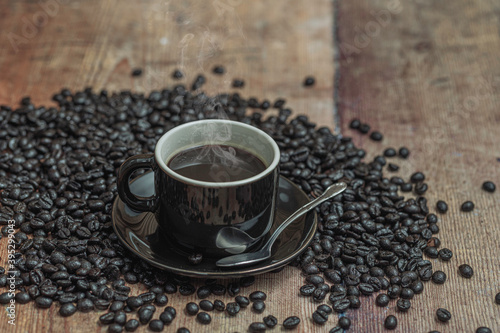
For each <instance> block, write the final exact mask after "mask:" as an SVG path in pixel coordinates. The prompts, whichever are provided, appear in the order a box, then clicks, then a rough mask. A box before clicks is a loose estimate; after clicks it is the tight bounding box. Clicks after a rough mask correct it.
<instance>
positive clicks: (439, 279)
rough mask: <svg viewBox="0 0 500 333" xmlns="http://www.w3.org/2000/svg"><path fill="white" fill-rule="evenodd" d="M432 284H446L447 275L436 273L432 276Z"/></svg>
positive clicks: (441, 272)
mask: <svg viewBox="0 0 500 333" xmlns="http://www.w3.org/2000/svg"><path fill="white" fill-rule="evenodd" d="M432 282H434V283H435V284H443V283H445V282H446V274H445V272H443V271H435V272H434V273H433V274H432Z"/></svg>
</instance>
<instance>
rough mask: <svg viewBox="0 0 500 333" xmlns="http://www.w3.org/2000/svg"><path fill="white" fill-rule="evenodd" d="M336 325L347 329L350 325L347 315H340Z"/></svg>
mask: <svg viewBox="0 0 500 333" xmlns="http://www.w3.org/2000/svg"><path fill="white" fill-rule="evenodd" d="M337 325H338V326H339V327H341V328H343V329H345V330H348V329H349V327H351V319H349V318H348V317H340V318H339V321H338V324H337Z"/></svg>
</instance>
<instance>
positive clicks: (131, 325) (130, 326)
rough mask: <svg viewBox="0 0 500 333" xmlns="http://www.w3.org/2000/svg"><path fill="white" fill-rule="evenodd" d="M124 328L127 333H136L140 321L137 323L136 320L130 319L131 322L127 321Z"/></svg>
mask: <svg viewBox="0 0 500 333" xmlns="http://www.w3.org/2000/svg"><path fill="white" fill-rule="evenodd" d="M124 327H125V331H127V332H135V331H136V330H137V328H138V327H139V321H137V320H136V319H130V320H129V321H127V323H126V324H125V326H124Z"/></svg>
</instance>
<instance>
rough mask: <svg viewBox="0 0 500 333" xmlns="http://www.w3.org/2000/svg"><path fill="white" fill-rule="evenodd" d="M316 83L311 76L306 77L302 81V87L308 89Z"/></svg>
mask: <svg viewBox="0 0 500 333" xmlns="http://www.w3.org/2000/svg"><path fill="white" fill-rule="evenodd" d="M315 82H316V80H315V79H314V77H312V76H307V77H306V78H305V79H304V86H306V87H310V86H312V85H314V83H315Z"/></svg>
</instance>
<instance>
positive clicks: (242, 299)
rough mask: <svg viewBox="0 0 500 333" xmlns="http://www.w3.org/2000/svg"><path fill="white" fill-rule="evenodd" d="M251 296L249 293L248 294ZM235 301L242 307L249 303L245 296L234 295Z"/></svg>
mask: <svg viewBox="0 0 500 333" xmlns="http://www.w3.org/2000/svg"><path fill="white" fill-rule="evenodd" d="M250 296H251V294H250ZM235 301H236V302H237V303H238V304H239V305H240V307H242V308H246V307H247V306H248V305H249V304H250V300H249V299H248V298H247V297H245V296H236V297H235Z"/></svg>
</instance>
